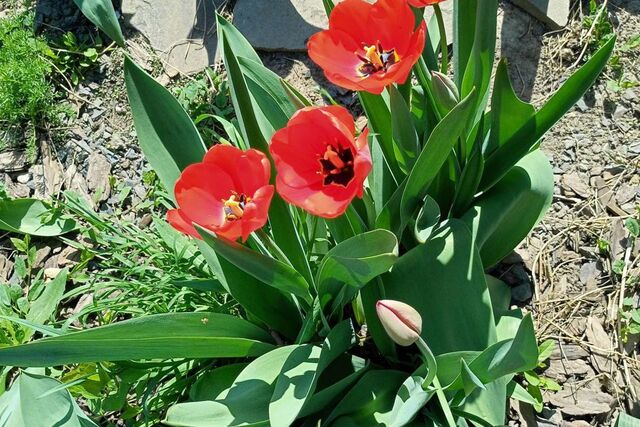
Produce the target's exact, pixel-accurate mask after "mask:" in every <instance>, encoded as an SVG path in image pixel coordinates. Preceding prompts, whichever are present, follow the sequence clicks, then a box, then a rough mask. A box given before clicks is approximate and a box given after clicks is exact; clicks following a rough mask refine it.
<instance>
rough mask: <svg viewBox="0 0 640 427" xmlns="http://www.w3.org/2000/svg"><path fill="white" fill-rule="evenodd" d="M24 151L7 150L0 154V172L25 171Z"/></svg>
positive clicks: (25, 156) (25, 157) (25, 155)
mask: <svg viewBox="0 0 640 427" xmlns="http://www.w3.org/2000/svg"><path fill="white" fill-rule="evenodd" d="M27 163H28V161H27V154H26V152H25V150H17V149H16V150H7V151H3V152H2V153H0V172H17V171H21V170H24V169H26V167H27Z"/></svg>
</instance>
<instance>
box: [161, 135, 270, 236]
mask: <svg viewBox="0 0 640 427" xmlns="http://www.w3.org/2000/svg"><path fill="white" fill-rule="evenodd" d="M270 176H271V164H270V163H269V159H267V156H265V155H264V154H263V153H261V152H260V151H257V150H253V149H251V150H247V151H242V150H240V149H238V148H236V147H232V146H230V145H216V146H214V147H212V148H211V149H210V150H209V151H208V152H207V154H205V156H204V159H203V160H202V162H201V163H195V164H192V165H189V166H188V167H187V168H186V169H185V170H184V171H183V172H182V174H181V175H180V178H178V181H177V182H176V185H175V198H176V202H177V204H178V208H177V209H172V210H170V211H169V212H167V221H169V223H170V224H171V225H172V226H173V227H174V228H176V229H177V230H179V231H181V232H183V233H185V234H189V235H191V236H193V237H196V238H200V235H199V234H198V232H197V231H196V229H195V228H194V226H193V224H198V225H199V226H200V227H202V228H205V229H207V230H210V231H212V232H214V233H215V234H216V235H217V236H218V237H222V238H225V239H228V240H237V239H238V238H239V237H242V240H243V241H246V240H247V238H248V237H249V234H251V233H252V232H253V231H255V230H257V229H259V228H262V227H263V226H264V225H265V224H266V222H267V219H268V212H269V204H270V203H271V198H272V197H273V193H274V187H273V185H269V178H270Z"/></svg>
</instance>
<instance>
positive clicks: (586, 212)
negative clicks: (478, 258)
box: [0, 0, 640, 427]
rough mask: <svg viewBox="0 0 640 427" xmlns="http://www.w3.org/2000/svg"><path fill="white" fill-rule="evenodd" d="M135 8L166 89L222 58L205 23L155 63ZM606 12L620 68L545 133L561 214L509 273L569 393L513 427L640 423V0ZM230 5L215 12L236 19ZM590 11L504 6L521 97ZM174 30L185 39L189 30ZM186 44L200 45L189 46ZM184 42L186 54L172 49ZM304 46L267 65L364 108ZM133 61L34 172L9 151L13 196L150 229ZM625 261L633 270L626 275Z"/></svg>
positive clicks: (93, 88)
mask: <svg viewBox="0 0 640 427" xmlns="http://www.w3.org/2000/svg"><path fill="white" fill-rule="evenodd" d="M243 1H244V0H243ZM135 3H136V2H135V1H132V0H125V1H123V5H122V10H123V12H125V13H124V16H123V20H125V21H127V22H129V24H130V26H129V27H127V30H126V31H127V36H128V37H127V38H128V44H129V47H130V51H131V52H132V54H133V55H134V56H135V58H136V61H138V62H139V63H141V64H143V65H144V66H145V67H146V68H147V69H148V70H149V71H150V72H151V73H153V74H154V75H155V76H157V77H158V79H159V80H160V81H161V82H162V83H163V84H165V85H167V86H169V87H174V86H175V85H176V82H184V81H185V79H186V81H189V80H190V79H192V78H191V77H186V76H183V73H182V72H181V71H185V70H186V71H193V70H191V69H190V68H188V67H190V66H191V65H192V64H191V65H189V64H186V62H188V61H187V58H188V57H189V56H190V55H192V54H193V55H195V59H194V60H195V61H196V62H198V61H199V63H201V62H202V61H205V62H207V63H213V62H215V52H214V50H212V48H210V46H212V45H211V43H212V42H213V41H212V40H211V37H212V33H211V23H210V22H199V23H198V24H197V28H198V31H199V32H198V33H197V34H196V35H195V36H194V34H193V33H189V34H182V35H179V34H178V35H177V36H176V38H177V39H176V40H175V41H173V42H172V41H167V40H164V41H161V42H162V43H165V44H164V46H165V48H166V46H167V45H168V44H172V43H173V44H172V47H170V48H166V49H168V50H170V51H171V54H167V53H166V52H165V53H156V52H155V51H154V50H153V49H152V48H151V47H150V45H149V43H148V42H147V40H146V39H145V38H144V37H143V36H142V35H140V34H139V33H138V32H137V31H136V29H134V28H133V27H135V28H137V30H139V31H141V32H143V33H144V32H145V31H148V26H149V23H148V22H146V21H145V20H138V21H136V20H135V19H133V18H132V17H131V16H129V15H128V14H127V13H126V12H127V10H130V8H132V7H135ZM205 3H206V2H205ZM605 5H606V9H603V13H607V14H609V17H610V19H611V21H612V22H613V25H614V27H615V30H616V32H617V34H618V37H619V42H618V46H619V48H618V49H617V55H618V57H619V60H618V65H616V66H615V67H609V69H608V70H607V74H606V75H605V76H604V77H603V78H601V79H600V80H599V82H598V83H597V85H596V86H595V87H594V89H593V90H591V91H590V92H589V93H588V94H587V95H586V96H585V97H584V98H583V100H581V101H580V103H579V104H578V106H577V108H575V109H573V110H572V111H571V112H570V113H569V114H567V116H566V117H565V118H564V119H563V120H562V121H561V122H560V123H559V124H558V125H557V126H555V127H554V128H553V129H552V131H551V132H549V134H548V135H547V137H546V139H545V141H544V144H543V150H545V152H546V153H547V154H548V155H549V156H550V157H551V159H552V163H553V167H554V173H555V177H556V183H557V187H556V190H557V191H556V196H555V198H554V203H553V206H552V209H551V211H550V212H549V214H548V215H547V216H546V217H545V219H544V221H543V222H542V224H541V225H540V226H539V227H537V228H536V230H535V231H534V232H533V233H532V235H531V236H530V237H529V238H528V239H527V240H526V242H524V243H523V244H522V245H521V247H520V248H519V250H518V252H517V255H514V256H512V257H510V259H508V260H507V261H506V262H505V264H504V265H503V266H502V267H501V270H500V274H501V275H502V278H503V279H504V280H505V281H507V282H509V283H510V284H512V285H513V286H514V303H517V304H519V305H522V306H525V307H527V309H529V310H531V311H532V312H533V314H534V316H535V320H536V327H537V331H538V334H539V337H540V339H541V340H545V339H553V340H554V341H556V342H557V347H556V350H555V351H554V352H553V354H552V355H551V358H550V360H549V361H548V365H549V366H548V368H547V369H546V371H545V372H544V375H545V376H547V377H549V378H551V379H553V380H555V381H557V382H558V383H560V384H561V385H562V386H563V390H562V391H560V392H557V393H554V392H551V391H545V392H544V397H545V401H546V405H545V408H544V410H543V412H542V413H540V414H535V413H534V412H532V410H530V409H527V408H524V407H521V406H518V405H513V406H512V415H513V417H512V418H513V421H512V424H513V425H529V426H531V425H542V426H550V425H563V426H575V427H578V426H587V425H610V423H611V420H612V419H614V418H613V417H614V416H615V414H616V413H617V412H618V411H620V410H621V409H623V410H624V411H628V412H632V413H635V414H636V415H640V407H638V406H637V405H638V394H640V359H639V358H638V355H637V342H636V340H635V338H634V336H631V335H629V334H628V333H627V332H628V331H629V330H630V328H631V327H632V326H633V324H632V323H633V320H629V321H628V322H627V321H624V320H623V321H621V320H620V316H619V315H618V313H619V311H620V310H621V309H622V310H629V307H627V306H625V305H624V304H623V302H625V301H626V302H629V301H631V303H637V299H638V296H637V295H638V278H639V277H640V262H638V259H640V256H639V255H640V254H639V252H640V242H636V243H635V245H634V242H633V240H632V239H631V238H630V237H629V233H628V230H627V229H626V228H625V226H624V221H625V220H626V219H627V218H629V217H631V216H633V215H636V216H637V215H638V212H637V208H638V204H639V203H640V191H639V189H640V173H639V172H638V170H639V163H640V126H639V125H638V119H640V86H638V82H640V60H639V58H638V57H639V51H638V49H637V48H635V49H633V48H628V49H626V50H625V49H624V48H621V47H622V46H627V45H629V44H630V43H632V42H633V40H634V37H638V34H639V33H640V0H610V1H608V2H605ZM231 6H232V5H231V4H230V2H224V1H215V2H213V3H210V7H218V8H223V10H225V11H226V12H228V13H231V12H232V10H233V9H232V7H231ZM586 7H587V6H586V5H584V4H583V5H580V4H577V3H575V4H573V7H572V17H571V20H570V23H569V25H568V27H567V28H566V29H563V30H560V31H549V29H548V27H547V26H545V25H544V24H542V23H541V22H539V21H538V20H537V19H535V18H533V17H531V16H530V15H529V14H527V13H525V12H523V11H522V10H521V9H519V8H517V7H515V6H513V5H512V4H511V3H508V2H504V3H503V4H502V7H501V12H500V22H501V26H500V31H499V36H500V39H499V43H498V45H499V52H500V54H501V56H504V57H507V58H508V59H509V60H510V61H509V64H510V66H509V68H510V73H511V76H512V80H513V81H514V86H515V87H516V90H517V91H518V93H519V94H520V95H521V96H522V97H523V98H524V99H526V100H531V102H533V103H535V104H536V105H540V104H541V103H542V102H544V100H546V99H547V98H548V97H549V96H550V94H551V93H553V91H554V90H555V89H557V87H558V86H559V85H560V84H561V83H562V81H563V80H564V79H565V78H566V77H567V76H568V75H569V74H570V72H571V71H572V70H575V68H576V67H577V65H578V64H579V63H580V62H581V61H582V60H583V59H584V57H585V55H588V54H589V52H590V51H591V50H590V48H589V46H588V43H589V40H592V39H593V38H594V36H596V35H597V34H595V33H596V31H595V30H592V29H591V27H590V26H585V24H584V21H583V17H584V15H588V14H589V12H587V11H586V9H584V8H586ZM128 8H129V9H128ZM152 12H153V11H151V12H149V13H152ZM292 13H293V12H292ZM38 21H39V25H40V27H41V31H44V32H45V34H52V33H55V32H57V31H65V30H73V31H80V32H83V31H84V32H91V31H93V30H92V29H91V26H90V25H88V24H87V22H86V21H85V20H84V18H83V17H82V16H81V15H80V14H79V12H78V11H77V9H76V7H75V5H74V4H73V2H72V1H71V0H58V1H56V0H41V1H40V2H39V3H38ZM145 22H146V24H145ZM145 25H147V28H145ZM194 25H195V24H194ZM296 25H298V27H296V28H300V31H301V32H303V31H309V30H310V29H313V28H315V27H316V26H318V25H322V24H321V23H319V22H316V21H313V20H312V22H311V23H309V22H307V23H306V24H304V26H303V27H300V25H301V24H300V23H299V22H298V23H297V24H296ZM278 28H279V27H278ZM176 31H177V32H178V33H180V32H181V31H182V32H183V33H184V29H183V28H178V29H176ZM147 36H149V34H147ZM150 37H152V36H150ZM164 37H165V38H166V34H165V35H164ZM192 37H196V38H197V37H199V38H200V39H201V40H205V43H204V44H203V43H202V42H197V41H195V42H194V41H193V39H192ZM267 37H268V36H267ZM184 40H187V41H188V43H187V44H188V45H189V46H191V45H193V46H192V47H187V48H184V47H183V46H184V43H183V42H182V41H184ZM158 43H160V42H158ZM256 43H258V41H256ZM151 44H152V45H154V47H156V48H157V49H158V48H159V47H158V46H159V45H158V44H155V42H154V41H152V42H151ZM213 45H215V43H214V44H213ZM174 46H181V47H180V49H183V50H181V51H180V52H179V53H175V52H174V49H173V47H174ZM299 47H300V46H299V43H298V45H296V46H284V45H283V46H279V47H278V46H276V47H275V48H271V47H264V48H265V49H268V50H269V51H263V52H261V55H262V57H263V60H264V61H265V63H266V64H267V65H268V66H269V67H270V68H272V69H273V70H274V71H275V72H276V73H278V74H279V75H281V76H283V77H286V78H287V79H288V80H289V81H290V82H291V83H292V84H293V85H294V86H295V87H297V88H298V89H301V90H303V91H304V92H305V93H306V94H307V95H308V96H309V97H310V98H311V99H312V100H313V101H315V102H322V100H323V97H322V94H321V92H320V87H324V88H327V91H328V93H329V94H330V95H331V96H332V97H334V98H336V99H337V100H338V101H339V102H341V103H343V104H345V105H347V106H352V105H354V103H355V98H354V96H353V94H351V93H349V92H347V91H343V90H340V89H338V88H336V87H333V86H331V85H329V84H327V82H326V80H325V79H324V78H323V76H322V73H321V72H319V70H318V69H317V68H315V67H314V66H313V64H312V63H311V62H310V61H309V59H308V58H307V57H306V55H305V54H304V53H303V52H300V51H299ZM198 49H200V51H199V50H198ZM202 49H205V50H206V54H205V53H203V52H202V51H201V50H202ZM282 49H287V50H286V51H283V50H282ZM274 50H275V51H274ZM176 61H177V62H176ZM122 63H123V55H122V53H121V52H120V51H118V50H112V51H109V52H107V53H105V54H104V55H101V56H100V59H99V63H98V66H97V67H96V68H95V69H94V70H93V71H91V72H90V73H89V74H88V75H87V78H86V80H84V81H83V82H82V83H80V84H79V85H78V86H77V87H73V86H71V85H70V86H69V87H68V88H67V96H66V98H67V101H68V102H69V103H70V105H71V106H72V107H73V114H72V115H71V116H70V117H65V118H64V119H63V121H62V124H61V125H60V126H57V127H55V128H50V129H46V130H44V132H42V134H41V135H40V145H41V155H40V157H39V159H38V161H37V162H36V163H35V164H32V165H29V164H28V162H27V161H26V157H25V156H24V155H23V153H21V152H20V151H12V152H4V153H0V179H2V180H3V181H4V183H5V186H6V187H7V189H8V192H9V193H10V194H11V195H13V196H16V197H38V198H50V197H59V194H60V191H61V190H64V189H71V190H74V191H75V192H77V193H79V194H80V195H81V196H82V197H84V198H85V199H86V200H87V201H88V202H89V203H90V205H91V206H92V207H94V208H95V210H96V211H99V212H104V213H108V214H117V215H119V216H121V217H123V218H126V219H129V220H131V221H133V222H137V223H138V224H141V225H144V223H145V221H148V215H147V214H148V209H149V205H148V201H147V196H148V194H149V192H150V191H151V189H152V188H151V187H152V186H153V182H152V180H150V179H148V174H147V171H148V170H149V168H148V166H147V165H146V163H145V162H144V160H143V158H142V156H141V153H140V151H139V149H138V146H137V144H136V140H135V131H134V129H133V126H132V122H131V117H130V113H129V108H128V104H127V100H126V94H125V91H124V82H123V67H122ZM123 200H125V203H124V204H123ZM39 249H40V252H39V257H38V261H39V266H41V267H47V268H57V267H62V266H65V265H69V263H73V262H77V260H74V258H73V256H74V254H73V251H72V250H71V249H70V248H67V247H66V246H65V245H62V244H60V243H56V244H55V245H54V244H49V245H45V244H43V245H41V246H40V247H39ZM2 252H3V253H4V254H0V281H4V280H7V279H9V278H10V277H11V276H12V274H13V272H12V261H11V253H10V251H7V250H3V251H2ZM625 259H626V260H627V266H628V267H627V268H626V269H622V270H620V269H619V266H620V260H625Z"/></svg>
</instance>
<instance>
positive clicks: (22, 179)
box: [16, 172, 31, 184]
mask: <svg viewBox="0 0 640 427" xmlns="http://www.w3.org/2000/svg"><path fill="white" fill-rule="evenodd" d="M30 179H31V174H30V173H28V172H27V173H22V174H20V175H18V176H17V177H16V181H18V182H19V183H20V184H26V183H27V182H29V180H30Z"/></svg>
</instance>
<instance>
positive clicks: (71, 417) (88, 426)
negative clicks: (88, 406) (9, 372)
mask: <svg viewBox="0 0 640 427" xmlns="http://www.w3.org/2000/svg"><path fill="white" fill-rule="evenodd" d="M0 420H2V425H3V426H7V427H38V426H42V427H44V426H56V427H98V424H96V423H94V422H93V421H92V420H91V419H90V418H89V417H87V416H86V415H85V413H84V412H83V411H82V409H81V408H80V406H78V404H77V403H76V401H75V399H74V398H73V396H71V394H70V393H69V391H68V390H67V389H66V388H65V385H64V384H63V383H61V382H60V381H57V380H55V379H53V378H49V377H45V376H42V375H36V374H33V373H30V372H21V373H20V375H19V376H18V378H16V380H15V381H14V383H13V385H12V386H11V388H10V389H9V390H8V391H6V392H5V393H3V394H2V396H0Z"/></svg>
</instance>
